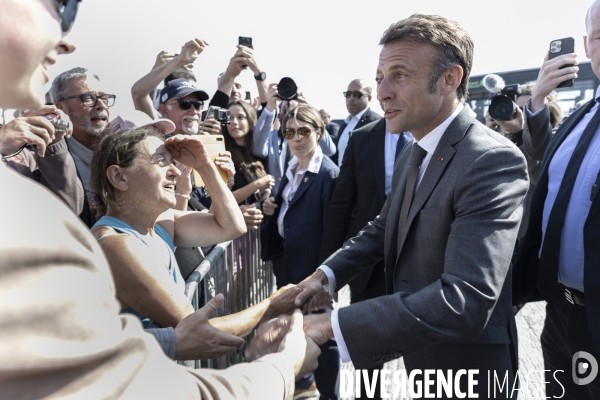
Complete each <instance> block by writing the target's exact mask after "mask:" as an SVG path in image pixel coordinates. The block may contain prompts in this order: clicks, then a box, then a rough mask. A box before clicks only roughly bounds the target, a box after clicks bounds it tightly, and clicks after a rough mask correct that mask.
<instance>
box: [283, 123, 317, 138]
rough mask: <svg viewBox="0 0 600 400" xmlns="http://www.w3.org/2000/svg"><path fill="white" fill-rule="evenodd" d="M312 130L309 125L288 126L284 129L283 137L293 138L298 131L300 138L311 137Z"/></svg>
mask: <svg viewBox="0 0 600 400" xmlns="http://www.w3.org/2000/svg"><path fill="white" fill-rule="evenodd" d="M311 132H312V128H310V127H308V126H301V127H300V128H298V129H293V128H287V129H286V130H285V131H283V137H284V138H286V139H293V138H294V136H296V133H298V137H299V138H300V139H304V138H307V137H309V136H310V133H311Z"/></svg>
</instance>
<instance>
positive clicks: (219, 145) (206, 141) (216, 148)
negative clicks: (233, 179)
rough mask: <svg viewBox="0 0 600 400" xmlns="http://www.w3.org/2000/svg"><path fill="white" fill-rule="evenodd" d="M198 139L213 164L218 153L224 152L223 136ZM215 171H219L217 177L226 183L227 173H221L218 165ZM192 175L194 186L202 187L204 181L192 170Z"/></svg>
mask: <svg viewBox="0 0 600 400" xmlns="http://www.w3.org/2000/svg"><path fill="white" fill-rule="evenodd" d="M199 137H200V140H202V144H203V145H204V148H205V149H206V152H207V153H208V156H209V157H210V158H211V159H212V160H213V162H214V161H215V159H216V158H217V157H218V156H219V153H223V152H225V138H224V137H223V135H199ZM217 171H219V175H221V179H223V182H225V183H227V181H228V180H229V179H228V178H227V173H226V172H225V171H223V170H222V169H221V168H220V167H219V166H218V165H217ZM193 174H194V185H196V186H204V181H203V180H202V177H201V176H200V174H199V173H198V171H196V170H194V171H193Z"/></svg>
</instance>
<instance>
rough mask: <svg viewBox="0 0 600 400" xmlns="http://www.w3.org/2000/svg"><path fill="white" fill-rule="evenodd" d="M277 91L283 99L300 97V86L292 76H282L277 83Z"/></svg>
mask: <svg viewBox="0 0 600 400" xmlns="http://www.w3.org/2000/svg"><path fill="white" fill-rule="evenodd" d="M277 93H278V94H279V97H280V98H281V100H288V101H290V100H296V99H297V98H298V86H297V85H296V82H294V80H293V79H292V78H287V77H285V78H281V80H280V81H279V83H278V84H277Z"/></svg>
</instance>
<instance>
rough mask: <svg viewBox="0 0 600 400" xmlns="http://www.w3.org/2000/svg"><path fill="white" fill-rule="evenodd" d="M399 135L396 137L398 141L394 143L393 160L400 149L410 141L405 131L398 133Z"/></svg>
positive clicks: (396, 157)
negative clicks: (394, 152)
mask: <svg viewBox="0 0 600 400" xmlns="http://www.w3.org/2000/svg"><path fill="white" fill-rule="evenodd" d="M399 135H400V137H399V138H398V142H397V143H396V155H395V156H394V162H395V161H396V160H397V159H398V156H399V155H400V152H401V151H402V149H403V148H404V146H406V144H407V143H408V142H410V139H409V138H408V135H407V134H406V132H404V133H399Z"/></svg>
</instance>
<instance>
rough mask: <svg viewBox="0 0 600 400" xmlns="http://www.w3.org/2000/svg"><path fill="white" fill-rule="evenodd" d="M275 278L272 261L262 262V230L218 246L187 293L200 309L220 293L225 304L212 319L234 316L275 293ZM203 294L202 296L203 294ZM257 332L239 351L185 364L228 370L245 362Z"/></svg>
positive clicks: (194, 275) (192, 278) (192, 279)
mask: <svg viewBox="0 0 600 400" xmlns="http://www.w3.org/2000/svg"><path fill="white" fill-rule="evenodd" d="M274 289H275V276H274V275H273V268H272V265H271V263H270V262H268V263H265V262H263V261H262V260H261V259H260V238H259V233H258V231H254V230H252V231H249V232H248V233H246V234H245V235H244V236H242V237H239V238H237V239H235V240H233V241H230V242H225V243H219V244H217V245H216V246H215V247H214V248H213V249H212V250H211V251H210V252H209V253H208V254H206V258H205V259H204V260H203V261H202V262H201V263H200V264H199V265H198V267H196V270H195V271H194V272H193V273H192V274H191V275H190V277H189V278H188V279H187V281H186V285H185V294H186V295H187V297H188V299H189V300H190V302H191V303H192V305H193V306H194V309H195V310H197V309H198V308H199V307H202V306H203V305H204V304H206V303H207V302H208V301H210V299H211V298H212V297H214V295H216V294H217V293H223V296H224V297H225V302H224V304H223V306H221V308H219V310H217V311H216V312H215V313H214V314H213V315H212V317H220V316H223V315H228V314H233V313H235V312H238V311H241V310H244V309H246V308H248V307H251V306H253V305H254V304H257V303H259V302H261V301H262V300H264V299H266V298H267V297H269V296H270V295H271V294H273V291H274ZM200 292H202V293H201V295H200V294H199V293H200ZM252 336H253V333H252V334H250V335H249V336H248V337H246V345H244V347H243V348H242V349H240V350H238V351H235V352H233V353H229V354H227V355H225V356H223V357H221V358H218V359H212V360H203V361H200V360H193V361H183V362H180V364H184V365H186V366H188V367H190V368H226V367H228V366H230V365H232V364H236V363H238V362H241V361H243V356H244V350H245V349H246V347H247V345H248V343H249V341H250V339H251V337H252Z"/></svg>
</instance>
